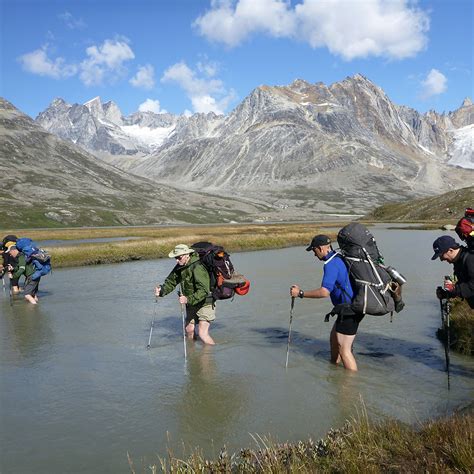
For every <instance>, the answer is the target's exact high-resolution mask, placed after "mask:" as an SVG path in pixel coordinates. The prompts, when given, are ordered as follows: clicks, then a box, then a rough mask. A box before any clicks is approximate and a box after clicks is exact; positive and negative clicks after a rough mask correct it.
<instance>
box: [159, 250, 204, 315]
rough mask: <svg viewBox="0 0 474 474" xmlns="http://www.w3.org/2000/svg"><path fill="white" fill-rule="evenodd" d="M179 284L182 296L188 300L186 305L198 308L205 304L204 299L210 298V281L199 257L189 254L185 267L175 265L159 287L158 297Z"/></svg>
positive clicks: (169, 291)
mask: <svg viewBox="0 0 474 474" xmlns="http://www.w3.org/2000/svg"><path fill="white" fill-rule="evenodd" d="M179 284H181V288H180V289H182V292H183V295H184V296H186V297H187V298H188V305H191V306H200V305H203V304H204V303H206V298H207V297H208V296H210V287H211V281H210V278H209V273H208V272H207V270H206V267H205V266H204V265H203V264H202V263H201V262H200V260H199V255H197V254H195V253H194V254H191V258H190V259H189V262H188V263H187V265H184V266H181V265H176V266H175V267H174V268H173V270H171V273H170V274H169V275H168V276H167V277H166V280H165V282H164V283H163V285H162V286H161V294H160V296H165V295H167V294H168V293H171V292H172V291H173V290H174V289H175V288H176V286H178V285H179ZM209 302H211V301H210V300H209Z"/></svg>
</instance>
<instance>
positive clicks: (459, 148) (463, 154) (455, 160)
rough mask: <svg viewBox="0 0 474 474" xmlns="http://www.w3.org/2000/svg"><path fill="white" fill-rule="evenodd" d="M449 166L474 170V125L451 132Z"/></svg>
mask: <svg viewBox="0 0 474 474" xmlns="http://www.w3.org/2000/svg"><path fill="white" fill-rule="evenodd" d="M450 155H451V158H450V160H449V161H448V164H449V165H452V166H460V167H461V168H467V169H474V124H473V125H467V126H466V127H461V128H458V129H457V130H454V131H453V145H452V149H451V151H450Z"/></svg>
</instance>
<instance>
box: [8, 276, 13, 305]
mask: <svg viewBox="0 0 474 474" xmlns="http://www.w3.org/2000/svg"><path fill="white" fill-rule="evenodd" d="M9 281H10V289H9V295H10V306H11V307H13V288H12V279H11V278H10V277H9Z"/></svg>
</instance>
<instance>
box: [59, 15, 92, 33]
mask: <svg viewBox="0 0 474 474" xmlns="http://www.w3.org/2000/svg"><path fill="white" fill-rule="evenodd" d="M58 18H59V19H60V20H62V21H63V22H64V23H65V24H66V26H67V27H68V28H70V29H71V30H82V29H84V28H86V26H87V25H86V24H85V23H84V20H83V19H82V18H75V17H74V16H73V15H72V13H71V12H68V11H65V12H64V13H60V14H59V15H58Z"/></svg>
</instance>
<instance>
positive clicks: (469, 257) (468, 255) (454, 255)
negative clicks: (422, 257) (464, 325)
mask: <svg viewBox="0 0 474 474" xmlns="http://www.w3.org/2000/svg"><path fill="white" fill-rule="evenodd" d="M433 250H434V255H433V256H432V257H431V260H436V259H437V258H439V259H440V260H441V261H442V262H447V263H450V264H452V265H453V267H454V268H453V270H454V276H455V277H456V280H457V281H456V283H453V282H451V281H449V280H446V281H445V282H444V288H438V289H437V290H436V296H437V297H438V298H439V299H440V300H442V299H447V298H457V297H458V298H459V297H460V298H464V299H465V300H466V301H467V303H468V304H469V306H470V307H471V308H472V309H474V253H473V252H470V251H469V250H468V249H467V248H466V247H462V246H461V245H459V244H458V243H457V242H456V241H455V240H454V239H453V238H452V237H451V236H450V235H442V236H441V237H438V238H437V239H436V240H435V241H434V242H433Z"/></svg>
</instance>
